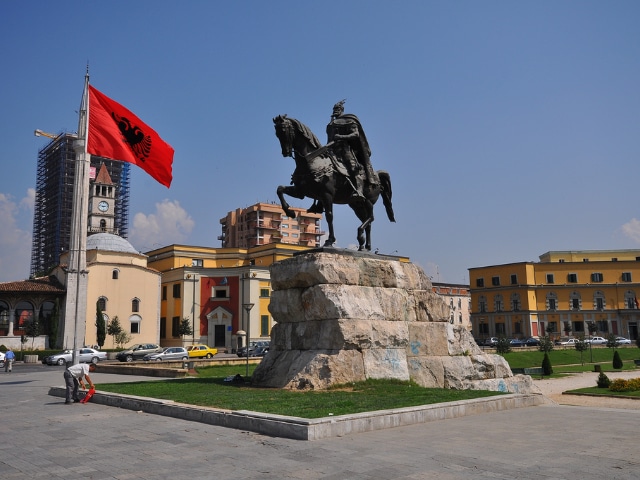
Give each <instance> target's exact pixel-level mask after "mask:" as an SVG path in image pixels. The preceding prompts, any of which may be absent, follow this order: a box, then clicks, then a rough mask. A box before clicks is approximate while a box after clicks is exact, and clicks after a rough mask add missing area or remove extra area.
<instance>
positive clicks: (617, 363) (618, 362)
mask: <svg viewBox="0 0 640 480" xmlns="http://www.w3.org/2000/svg"><path fill="white" fill-rule="evenodd" d="M622 366H623V364H622V359H621V358H620V353H618V350H614V351H613V368H615V369H616V370H620V369H621V368H622Z"/></svg>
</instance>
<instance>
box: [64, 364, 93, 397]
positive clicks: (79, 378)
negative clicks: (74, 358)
mask: <svg viewBox="0 0 640 480" xmlns="http://www.w3.org/2000/svg"><path fill="white" fill-rule="evenodd" d="M95 370H96V366H95V365H94V364H93V363H91V364H89V365H87V364H86V363H78V364H76V365H71V366H70V367H69V368H67V369H66V370H65V371H64V382H65V384H66V389H67V393H66V396H65V402H64V403H65V404H66V405H68V404H70V403H71V400H72V399H73V401H74V402H79V401H80V398H79V397H78V386H80V387H82V389H83V390H84V389H85V380H86V381H87V382H88V383H89V388H94V385H93V381H92V380H91V377H89V372H94V371H95Z"/></svg>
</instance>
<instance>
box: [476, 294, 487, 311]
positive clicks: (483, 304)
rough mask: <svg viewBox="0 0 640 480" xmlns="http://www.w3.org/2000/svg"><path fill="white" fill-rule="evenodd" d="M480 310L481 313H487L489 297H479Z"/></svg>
mask: <svg viewBox="0 0 640 480" xmlns="http://www.w3.org/2000/svg"><path fill="white" fill-rule="evenodd" d="M478 311H479V312H480V313H486V312H487V299H486V297H485V296H481V297H480V298H479V299H478Z"/></svg>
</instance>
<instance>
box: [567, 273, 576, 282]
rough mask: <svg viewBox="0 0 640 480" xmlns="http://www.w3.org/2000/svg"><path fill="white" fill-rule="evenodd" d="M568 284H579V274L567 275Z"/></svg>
mask: <svg viewBox="0 0 640 480" xmlns="http://www.w3.org/2000/svg"><path fill="white" fill-rule="evenodd" d="M567 282H568V283H578V274H577V273H570V274H568V275H567Z"/></svg>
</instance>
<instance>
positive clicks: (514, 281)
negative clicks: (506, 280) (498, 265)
mask: <svg viewBox="0 0 640 480" xmlns="http://www.w3.org/2000/svg"><path fill="white" fill-rule="evenodd" d="M517 284H518V275H516V274H515V273H512V274H511V285H517Z"/></svg>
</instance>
